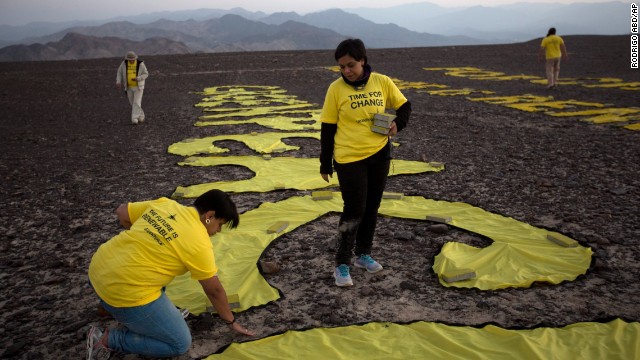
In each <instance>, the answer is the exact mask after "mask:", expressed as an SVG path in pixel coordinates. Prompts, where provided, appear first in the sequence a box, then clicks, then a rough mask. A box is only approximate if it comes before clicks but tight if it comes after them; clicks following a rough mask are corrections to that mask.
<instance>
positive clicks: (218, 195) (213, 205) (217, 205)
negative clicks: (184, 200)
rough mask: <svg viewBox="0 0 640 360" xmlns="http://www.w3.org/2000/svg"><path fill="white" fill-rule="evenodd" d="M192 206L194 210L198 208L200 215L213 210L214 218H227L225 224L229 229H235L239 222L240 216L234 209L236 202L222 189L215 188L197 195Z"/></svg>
mask: <svg viewBox="0 0 640 360" xmlns="http://www.w3.org/2000/svg"><path fill="white" fill-rule="evenodd" d="M193 206H195V207H196V210H198V214H200V215H202V214H204V213H206V212H207V211H211V210H213V211H215V212H216V215H215V218H216V219H224V220H227V221H228V223H227V226H228V227H229V228H230V229H235V228H236V227H238V225H239V224H240V217H239V215H238V209H236V204H235V203H234V202H233V200H231V197H230V196H229V195H228V194H227V193H226V192H224V191H221V190H215V189H214V190H209V191H207V192H206V193H204V194H202V195H200V196H198V198H197V199H196V201H194V202H193Z"/></svg>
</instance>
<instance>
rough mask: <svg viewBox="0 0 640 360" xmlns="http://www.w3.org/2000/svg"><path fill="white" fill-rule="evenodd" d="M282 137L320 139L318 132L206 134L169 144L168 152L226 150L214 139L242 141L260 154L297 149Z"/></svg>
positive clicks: (182, 153)
mask: <svg viewBox="0 0 640 360" xmlns="http://www.w3.org/2000/svg"><path fill="white" fill-rule="evenodd" d="M284 138H311V139H317V140H320V133H319V132H295V133H281V132H267V133H259V134H258V133H256V134H234V135H217V136H208V137H204V138H199V139H185V140H182V141H180V142H177V143H174V144H171V145H169V148H168V151H169V153H170V154H174V155H182V156H191V155H196V154H220V153H225V152H228V151H229V149H224V148H220V147H217V146H215V144H214V143H215V142H216V141H222V140H233V141H238V142H242V143H244V144H245V145H247V146H248V147H249V148H251V149H253V150H255V151H256V152H259V153H261V154H270V153H273V152H285V151H290V150H298V149H300V147H299V146H291V145H287V144H285V143H284V142H282V139H284Z"/></svg>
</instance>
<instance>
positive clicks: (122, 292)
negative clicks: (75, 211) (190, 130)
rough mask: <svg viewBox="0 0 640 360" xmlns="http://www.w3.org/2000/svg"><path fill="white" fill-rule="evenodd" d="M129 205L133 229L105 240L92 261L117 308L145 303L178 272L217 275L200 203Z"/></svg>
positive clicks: (102, 291)
mask: <svg viewBox="0 0 640 360" xmlns="http://www.w3.org/2000/svg"><path fill="white" fill-rule="evenodd" d="M128 210H129V217H130V219H131V223H132V226H131V229H129V230H125V231H122V232H121V233H120V234H118V235H116V236H114V237H113V238H111V240H109V241H107V242H106V243H104V244H102V245H101V246H100V247H99V248H98V251H96V253H95V254H94V255H93V258H92V259H91V264H90V265H89V279H90V281H91V284H92V285H93V287H94V289H95V290H96V292H97V293H98V295H99V296H100V298H102V300H104V301H105V302H107V303H108V304H109V305H111V306H115V307H133V306H140V305H145V304H148V303H150V302H152V301H154V300H156V299H158V298H159V297H160V294H161V290H162V288H163V287H164V286H166V285H167V284H169V283H170V282H171V281H172V280H173V278H174V277H175V276H178V275H182V274H184V273H186V272H187V271H190V272H191V277H192V278H193V279H195V280H204V279H208V278H211V277H212V276H214V275H216V273H217V272H218V268H217V266H216V263H215V258H214V253H213V245H212V243H211V239H210V237H209V235H208V234H207V230H206V228H205V227H204V225H203V224H202V222H201V221H200V216H199V215H198V212H197V210H196V209H195V208H193V207H187V206H183V205H181V204H179V203H177V202H176V201H173V200H170V199H167V198H160V199H157V200H152V201H144V202H135V203H129V206H128Z"/></svg>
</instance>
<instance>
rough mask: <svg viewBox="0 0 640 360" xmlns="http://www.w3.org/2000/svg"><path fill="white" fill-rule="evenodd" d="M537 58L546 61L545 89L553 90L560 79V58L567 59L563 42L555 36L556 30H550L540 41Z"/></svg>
mask: <svg viewBox="0 0 640 360" xmlns="http://www.w3.org/2000/svg"><path fill="white" fill-rule="evenodd" d="M539 56H540V60H543V59H546V64H545V67H546V72H547V89H553V88H555V87H556V85H557V82H558V79H559V77H560V58H562V59H564V60H568V59H569V55H568V54H567V49H566V47H565V46H564V40H562V38H561V37H560V36H558V35H556V28H550V29H549V32H548V33H547V36H546V37H545V38H544V39H542V43H541V44H540V51H539Z"/></svg>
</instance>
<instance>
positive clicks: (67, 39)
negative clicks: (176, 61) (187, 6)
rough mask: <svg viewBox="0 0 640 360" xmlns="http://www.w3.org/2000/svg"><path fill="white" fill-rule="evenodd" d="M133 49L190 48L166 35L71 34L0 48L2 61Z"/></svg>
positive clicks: (98, 54) (143, 51) (146, 51)
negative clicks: (139, 37)
mask: <svg viewBox="0 0 640 360" xmlns="http://www.w3.org/2000/svg"><path fill="white" fill-rule="evenodd" d="M131 49H136V52H138V53H139V54H144V55H158V54H188V53H189V52H190V51H189V48H188V47H187V46H186V45H184V44H182V43H180V42H175V41H171V40H167V39H163V38H150V39H145V40H144V41H131V40H125V39H120V38H114V37H94V36H86V35H81V34H76V33H68V34H67V35H65V36H64V37H63V38H62V39H61V40H60V41H57V42H49V43H46V44H32V45H11V46H8V47H4V48H2V49H0V61H40V60H46V61H50V60H76V59H94V58H106V57H124V54H126V53H127V51H129V50H131Z"/></svg>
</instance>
